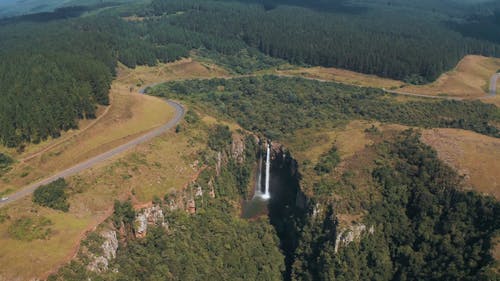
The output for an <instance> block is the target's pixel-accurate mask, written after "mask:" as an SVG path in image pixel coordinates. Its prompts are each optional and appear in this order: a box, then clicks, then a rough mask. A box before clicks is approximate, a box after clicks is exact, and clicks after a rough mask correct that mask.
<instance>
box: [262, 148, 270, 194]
mask: <svg viewBox="0 0 500 281" xmlns="http://www.w3.org/2000/svg"><path fill="white" fill-rule="evenodd" d="M270 178H271V146H270V145H269V144H268V145H267V155H266V190H265V192H264V194H263V195H262V198H264V199H269V198H271V193H270V192H269V180H270Z"/></svg>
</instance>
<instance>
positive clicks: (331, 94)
mask: <svg viewBox="0 0 500 281" xmlns="http://www.w3.org/2000/svg"><path fill="white" fill-rule="evenodd" d="M151 93H152V94H154V95H159V96H166V97H175V98H180V99H184V100H186V101H189V102H195V103H200V102H201V103H203V104H204V105H205V106H207V107H208V108H210V109H211V110H213V111H215V112H218V113H220V114H221V115H223V116H226V117H229V118H232V119H233V120H235V121H237V122H238V123H240V124H241V125H242V126H243V127H245V128H246V129H248V130H252V131H258V132H261V133H263V134H265V135H266V136H268V137H269V138H271V139H280V138H283V137H286V136H290V135H292V134H293V133H294V132H295V131H296V130H298V129H301V128H310V127H318V128H319V127H328V126H331V125H332V124H335V122H338V121H339V120H348V119H372V120H373V119H374V120H379V121H382V122H388V123H397V124H403V125H410V126H418V127H448V128H461V129H466V130H471V131H475V132H478V133H481V134H485V135H490V136H494V137H500V131H499V128H498V127H496V125H495V124H497V123H496V122H498V118H499V109H498V108H497V107H496V106H495V105H491V104H485V103H481V102H478V101H448V100H444V101H435V100H432V101H429V100H420V101H407V102H400V101H397V100H396V99H395V98H393V97H391V96H386V95H384V93H383V92H382V90H378V89H373V88H361V87H356V86H349V85H343V84H337V83H324V82H318V81H311V80H306V79H301V78H282V77H276V76H264V77H245V78H235V79H228V80H226V79H211V80H191V81H181V82H169V83H166V84H163V85H161V86H158V87H157V88H154V89H152V91H151Z"/></svg>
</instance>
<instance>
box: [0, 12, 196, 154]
mask: <svg viewBox="0 0 500 281" xmlns="http://www.w3.org/2000/svg"><path fill="white" fill-rule="evenodd" d="M0 37H1V38H2V40H1V41H0V60H1V61H2V63H1V64H0V92H1V93H2V94H1V95H0V143H2V144H3V145H6V146H10V147H15V146H22V144H23V143H26V142H35V143H37V142H40V141H42V140H44V139H47V138H48V137H58V136H59V135H60V132H61V131H65V130H68V129H73V128H76V127H77V124H78V119H82V118H94V117H95V110H96V104H101V105H107V104H108V103H109V98H108V92H109V88H110V85H111V80H112V78H113V76H114V75H115V68H116V65H117V62H118V60H121V61H122V62H123V63H124V64H125V65H127V66H129V67H135V66H136V65H138V64H139V65H143V64H146V65H155V64H157V63H158V62H159V61H160V62H170V61H174V60H177V59H178V58H180V57H183V56H187V55H188V52H187V49H186V48H184V47H183V46H180V45H177V44H165V45H158V44H153V43H152V42H151V41H148V40H147V39H146V38H143V37H142V29H141V28H140V26H138V25H135V24H132V23H127V22H125V21H123V20H121V19H119V18H116V17H99V16H97V17H86V18H76V19H71V20H62V21H61V20H60V21H51V22H43V23H37V24H33V23H26V22H17V21H16V22H14V23H9V24H5V25H4V26H2V27H1V28H0Z"/></svg>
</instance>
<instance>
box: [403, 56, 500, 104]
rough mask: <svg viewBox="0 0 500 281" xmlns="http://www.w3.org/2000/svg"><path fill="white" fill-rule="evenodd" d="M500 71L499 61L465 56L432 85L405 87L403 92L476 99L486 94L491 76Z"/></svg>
mask: <svg viewBox="0 0 500 281" xmlns="http://www.w3.org/2000/svg"><path fill="white" fill-rule="evenodd" d="M499 69H500V59H498V58H490V57H482V56H472V55H471V56H466V57H464V58H463V59H462V60H461V61H460V63H459V64H458V65H457V66H456V68H455V69H454V70H452V71H449V72H447V73H444V74H442V75H441V76H440V77H439V78H438V79H437V80H436V81H435V82H434V83H431V84H429V85H423V86H407V87H404V88H402V89H401V91H403V92H409V93H416V94H425V95H447V96H452V97H464V98H478V97H483V96H485V95H487V94H488V89H489V82H490V78H491V76H492V75H493V74H494V73H495V72H497V70H499Z"/></svg>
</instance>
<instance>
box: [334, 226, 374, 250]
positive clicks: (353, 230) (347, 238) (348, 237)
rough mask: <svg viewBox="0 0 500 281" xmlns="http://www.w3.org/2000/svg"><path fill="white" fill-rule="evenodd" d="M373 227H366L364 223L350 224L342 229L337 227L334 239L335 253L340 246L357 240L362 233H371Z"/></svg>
mask: <svg viewBox="0 0 500 281" xmlns="http://www.w3.org/2000/svg"><path fill="white" fill-rule="evenodd" d="M374 231H375V229H374V227H373V226H371V227H369V228H368V227H367V226H366V225H364V224H355V225H351V226H349V227H347V228H344V229H339V230H338V232H337V239H336V240H335V253H336V252H337V251H338V250H339V248H340V247H346V246H347V245H349V244H350V243H352V242H354V241H359V240H360V239H361V236H362V235H363V234H364V233H368V234H373V233H374Z"/></svg>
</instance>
